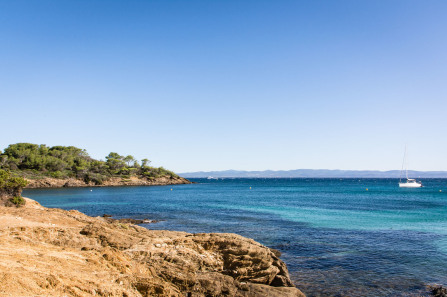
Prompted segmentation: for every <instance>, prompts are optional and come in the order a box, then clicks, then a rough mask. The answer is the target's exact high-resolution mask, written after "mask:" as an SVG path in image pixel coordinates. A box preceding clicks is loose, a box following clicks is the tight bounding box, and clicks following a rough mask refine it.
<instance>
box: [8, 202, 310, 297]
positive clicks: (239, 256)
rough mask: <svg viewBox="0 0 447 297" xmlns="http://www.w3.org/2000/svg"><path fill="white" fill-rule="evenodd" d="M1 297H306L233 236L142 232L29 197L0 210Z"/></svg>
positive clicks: (255, 248) (264, 256)
mask: <svg viewBox="0 0 447 297" xmlns="http://www.w3.org/2000/svg"><path fill="white" fill-rule="evenodd" d="M0 242H1V244H0V295H1V296H120V297H122V296H127V297H131V296H191V297H199V296H204V297H205V296H272V297H274V296H304V295H303V294H302V293H301V292H300V291H299V290H298V289H297V288H295V287H293V284H292V283H291V281H290V278H289V274H288V271H287V268H286V266H285V264H284V263H283V262H282V261H281V260H280V259H279V258H278V252H277V251H275V250H271V249H269V248H267V247H265V246H263V245H261V244H259V243H257V242H255V241H254V240H252V239H248V238H244V237H242V236H239V235H236V234H189V233H185V232H173V231H158V230H148V229H145V228H143V227H140V226H137V225H132V224H125V223H122V222H119V221H116V220H112V221H110V220H107V218H102V217H97V218H92V217H89V216H86V215H84V214H82V213H80V212H78V211H74V210H71V211H65V210H61V209H48V208H44V207H42V206H40V205H39V204H38V203H37V202H35V201H33V200H30V199H27V204H26V206H25V207H22V208H8V207H0Z"/></svg>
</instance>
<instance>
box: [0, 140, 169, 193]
mask: <svg viewBox="0 0 447 297" xmlns="http://www.w3.org/2000/svg"><path fill="white" fill-rule="evenodd" d="M0 152H1V151H0ZM105 160H106V161H102V160H95V159H93V158H91V157H90V156H89V154H88V153H87V151H86V150H85V149H80V148H77V147H74V146H53V147H47V146H46V145H44V144H41V145H38V144H32V143H16V144H11V145H9V146H8V147H7V148H6V149H4V151H3V153H1V154H0V169H4V170H8V171H11V172H13V173H15V174H16V175H18V176H22V177H26V178H41V177H45V176H48V177H54V178H67V177H74V178H78V179H83V180H84V181H85V182H90V181H92V182H94V183H96V184H102V183H103V181H105V180H107V179H109V178H110V177H115V176H120V177H130V176H138V177H141V178H149V179H151V178H157V177H161V176H170V177H176V176H177V175H176V174H175V173H174V172H172V171H169V170H166V169H164V168H163V167H159V168H156V167H150V166H148V164H149V163H150V161H149V160H148V159H143V160H141V164H142V165H140V164H139V162H138V161H137V160H136V159H135V158H134V157H133V156H132V155H127V156H121V155H119V154H118V153H116V152H111V153H110V154H109V155H107V156H106V157H105Z"/></svg>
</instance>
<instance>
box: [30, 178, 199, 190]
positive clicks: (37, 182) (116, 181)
mask: <svg viewBox="0 0 447 297" xmlns="http://www.w3.org/2000/svg"><path fill="white" fill-rule="evenodd" d="M26 181H27V182H28V185H27V186H26V187H25V188H26V189H36V188H71V187H119V186H165V185H182V184H191V183H192V182H190V181H189V180H187V179H185V178H183V177H180V176H162V177H157V178H151V179H148V178H139V177H136V176H131V177H129V178H122V177H111V178H109V179H108V180H105V181H103V183H102V184H101V185H98V184H95V183H94V182H92V181H91V182H85V181H84V180H81V179H76V178H52V177H45V178H40V179H26Z"/></svg>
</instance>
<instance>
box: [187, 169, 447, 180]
mask: <svg viewBox="0 0 447 297" xmlns="http://www.w3.org/2000/svg"><path fill="white" fill-rule="evenodd" d="M179 175H180V176H182V177H185V178H207V177H209V176H211V177H219V178H223V177H230V178H233V177H242V178H243V177H245V178H257V177H259V178H281V177H283V178H294V177H295V178H296V177H310V178H399V176H400V170H390V171H374V170H329V169H296V170H279V171H274V170H265V171H238V170H224V171H199V172H185V173H180V174H179ZM408 176H409V177H412V178H447V171H408Z"/></svg>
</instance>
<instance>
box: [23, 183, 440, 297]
mask: <svg viewBox="0 0 447 297" xmlns="http://www.w3.org/2000/svg"><path fill="white" fill-rule="evenodd" d="M191 180H192V181H195V182H197V184H191V185H177V186H159V187H105V188H63V189H27V190H25V191H24V193H23V195H24V196H25V197H29V198H32V199H35V200H37V201H38V202H40V203H41V204H42V205H43V206H46V207H59V208H63V209H77V210H79V211H81V212H84V213H86V214H88V215H91V216H101V215H103V214H111V215H113V216H114V217H115V218H125V217H132V218H135V219H145V218H149V219H152V220H162V221H160V222H158V223H156V224H146V225H142V226H144V227H146V228H149V229H167V230H177V231H187V232H193V233H199V232H232V233H238V234H240V235H243V236H247V237H250V238H253V239H255V240H257V241H259V242H261V243H263V244H265V245H267V246H269V247H271V248H275V249H278V250H280V251H281V252H282V256H281V259H282V260H284V261H285V262H286V263H287V265H288V268H289V271H290V274H291V278H292V280H293V281H294V282H295V284H296V285H297V287H298V288H300V289H301V290H302V291H303V292H304V293H305V294H306V295H307V296H427V295H428V291H427V289H426V285H427V284H434V283H436V284H442V285H447V180H446V179H424V180H422V181H423V184H424V186H425V187H424V188H420V189H400V188H399V187H398V186H397V180H396V179H223V180H222V179H219V180H207V179H191ZM250 187H251V188H250ZM171 189H172V190H171Z"/></svg>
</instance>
